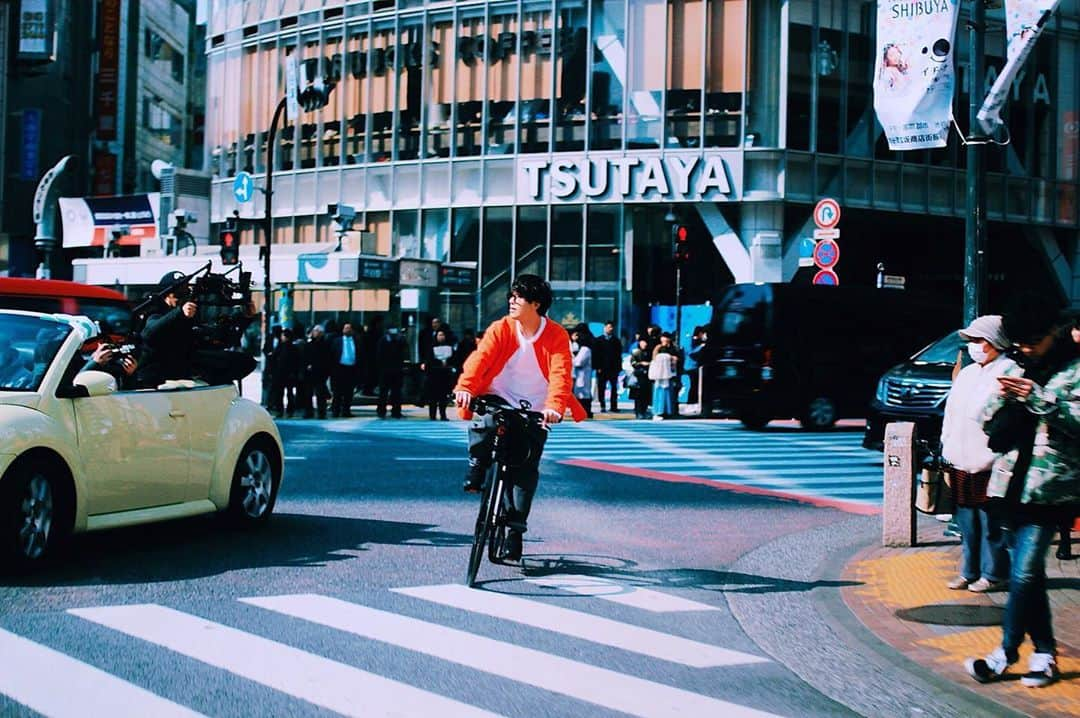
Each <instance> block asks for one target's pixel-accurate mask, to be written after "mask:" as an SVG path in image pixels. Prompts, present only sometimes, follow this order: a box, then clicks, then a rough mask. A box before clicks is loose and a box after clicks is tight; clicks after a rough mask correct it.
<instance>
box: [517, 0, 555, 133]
mask: <svg viewBox="0 0 1080 718" xmlns="http://www.w3.org/2000/svg"><path fill="white" fill-rule="evenodd" d="M523 7H524V11H523V14H522V22H521V101H520V102H519V103H518V127H519V131H520V133H521V136H520V142H521V145H520V150H519V151H520V152H547V151H548V146H549V143H550V141H551V89H552V85H551V83H552V72H551V68H552V62H551V56H552V47H553V43H554V31H553V30H552V26H551V3H550V2H542V1H538V0H530V1H529V2H526V3H524V6H523Z"/></svg>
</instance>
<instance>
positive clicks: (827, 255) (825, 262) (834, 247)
mask: <svg viewBox="0 0 1080 718" xmlns="http://www.w3.org/2000/svg"><path fill="white" fill-rule="evenodd" d="M839 261H840V245H839V244H837V243H836V240H835V239H822V240H820V241H818V243H817V244H815V245H814V264H816V265H817V266H818V267H820V268H821V269H832V268H833V267H835V266H836V263H837V262H839Z"/></svg>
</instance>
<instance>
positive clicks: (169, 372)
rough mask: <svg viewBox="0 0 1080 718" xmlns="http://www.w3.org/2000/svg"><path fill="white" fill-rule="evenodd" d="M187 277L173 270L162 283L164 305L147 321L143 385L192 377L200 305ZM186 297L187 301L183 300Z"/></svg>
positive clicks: (144, 331)
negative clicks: (190, 293) (194, 300)
mask: <svg viewBox="0 0 1080 718" xmlns="http://www.w3.org/2000/svg"><path fill="white" fill-rule="evenodd" d="M186 276H187V275H185V274H184V273H183V272H178V271H173V272H169V273H168V274H166V275H165V276H164V277H162V278H161V281H160V282H158V288H159V291H165V294H164V295H162V297H161V303H162V305H163V306H158V307H157V308H156V309H155V313H154V314H151V315H150V316H148V317H147V318H146V325H145V326H144V327H143V330H142V340H143V354H142V362H141V365H142V366H141V367H140V369H139V375H138V376H139V384H141V385H142V386H157V385H159V384H161V383H163V382H164V381H166V380H167V379H182V378H191V377H192V376H193V374H194V372H193V371H192V355H193V353H194V349H195V314H196V313H197V312H198V310H199V305H198V304H196V303H195V302H193V301H191V298H190V297H189V296H188V291H189V290H188V285H187V283H186V282H183V281H182V280H184V279H185V278H186ZM181 297H183V299H181Z"/></svg>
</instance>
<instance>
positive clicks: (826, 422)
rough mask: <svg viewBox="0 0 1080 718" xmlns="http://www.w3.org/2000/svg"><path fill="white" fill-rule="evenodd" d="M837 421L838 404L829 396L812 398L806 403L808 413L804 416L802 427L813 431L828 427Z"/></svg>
mask: <svg viewBox="0 0 1080 718" xmlns="http://www.w3.org/2000/svg"><path fill="white" fill-rule="evenodd" d="M835 423H836V404H835V403H834V402H833V400H832V399H830V398H829V397H827V396H819V397H816V398H815V399H812V400H811V401H810V403H809V404H807V405H806V415H805V416H803V418H802V427H803V428H804V429H810V430H811V431H820V430H821V429H828V428H829V427H830V426H832V425H833V424H835Z"/></svg>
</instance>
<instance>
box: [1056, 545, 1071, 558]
mask: <svg viewBox="0 0 1080 718" xmlns="http://www.w3.org/2000/svg"><path fill="white" fill-rule="evenodd" d="M1054 557H1055V558H1056V559H1057V560H1058V561H1072V560H1073V559H1074V558H1076V554H1074V553H1073V552H1072V547H1071V546H1068V545H1062V546H1058V549H1057V552H1056V553H1055V554H1054Z"/></svg>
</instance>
